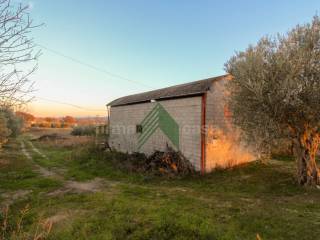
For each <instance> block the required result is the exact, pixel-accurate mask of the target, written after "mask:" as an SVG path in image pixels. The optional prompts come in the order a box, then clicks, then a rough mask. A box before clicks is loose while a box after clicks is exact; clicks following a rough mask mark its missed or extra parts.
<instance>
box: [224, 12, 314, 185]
mask: <svg viewBox="0 0 320 240" xmlns="http://www.w3.org/2000/svg"><path fill="white" fill-rule="evenodd" d="M225 69H226V71H227V72H229V73H230V74H232V75H233V80H232V81H230V82H229V83H228V90H229V93H230V95H229V105H230V109H231V111H232V113H233V121H234V123H235V125H236V126H238V127H239V128H240V129H242V132H243V135H244V137H245V138H246V140H247V141H249V142H252V143H254V144H255V146H256V147H257V148H258V149H259V150H261V151H263V150H266V149H269V148H270V146H272V144H274V143H276V142H277V140H278V139H283V138H287V139H290V140H291V141H292V142H293V149H294V154H295V157H296V162H297V178H298V182H299V183H300V184H301V185H320V171H319V169H318V167H317V163H316V154H317V150H318V146H319V143H320V19H319V17H318V16H315V17H314V18H313V20H312V22H311V23H309V24H305V25H298V26H296V27H295V28H293V29H292V30H291V31H289V32H288V33H286V34H285V35H280V34H279V35H278V36H277V37H274V38H270V37H264V38H262V39H261V40H260V41H259V42H258V43H257V45H255V46H249V47H248V48H247V49H246V50H245V51H243V52H237V53H236V54H235V55H234V56H233V57H231V58H230V59H229V61H228V62H227V63H226V64H225Z"/></svg>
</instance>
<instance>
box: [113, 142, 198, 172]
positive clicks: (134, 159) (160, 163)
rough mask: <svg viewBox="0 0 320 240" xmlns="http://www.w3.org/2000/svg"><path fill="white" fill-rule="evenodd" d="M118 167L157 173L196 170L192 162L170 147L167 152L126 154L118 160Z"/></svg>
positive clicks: (132, 170)
mask: <svg viewBox="0 0 320 240" xmlns="http://www.w3.org/2000/svg"><path fill="white" fill-rule="evenodd" d="M117 165H118V167H120V168H122V169H124V170H127V171H131V172H140V173H151V174H155V175H168V176H174V175H187V174H192V173H194V172H195V170H194V167H193V166H192V164H191V163H190V162H189V161H188V160H187V159H186V158H185V157H184V156H183V155H182V154H181V153H180V152H177V151H174V150H173V149H171V148H168V149H167V150H166V151H165V152H161V151H156V152H154V153H153V154H152V155H151V156H148V157H147V156H146V155H144V154H142V153H133V154H126V156H125V157H123V158H121V160H120V161H119V159H118V160H117Z"/></svg>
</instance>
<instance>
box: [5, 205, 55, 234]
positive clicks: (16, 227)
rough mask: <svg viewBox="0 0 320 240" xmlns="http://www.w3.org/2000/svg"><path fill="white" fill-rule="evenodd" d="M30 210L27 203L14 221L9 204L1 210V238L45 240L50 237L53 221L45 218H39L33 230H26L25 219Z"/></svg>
mask: <svg viewBox="0 0 320 240" xmlns="http://www.w3.org/2000/svg"><path fill="white" fill-rule="evenodd" d="M29 212H30V207H29V205H26V206H25V207H24V208H23V209H21V210H20V212H19V217H18V218H17V219H16V220H15V221H13V220H12V219H10V214H9V213H10V211H9V206H7V207H5V208H4V209H3V211H2V212H1V215H0V216H1V218H2V222H1V230H0V233H1V234H0V240H5V239H21V240H22V239H25V240H27V239H32V240H40V239H42V240H45V239H47V238H48V237H49V235H50V233H51V230H52V225H53V222H52V221H47V220H43V219H42V218H39V220H38V222H37V223H36V224H35V226H34V229H33V231H31V232H30V231H28V232H27V231H25V229H24V220H25V218H26V216H27V215H28V213H29Z"/></svg>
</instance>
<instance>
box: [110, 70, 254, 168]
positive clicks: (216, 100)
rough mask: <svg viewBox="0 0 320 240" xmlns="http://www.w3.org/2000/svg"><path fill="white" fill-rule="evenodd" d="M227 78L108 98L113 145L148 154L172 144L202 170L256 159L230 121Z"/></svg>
mask: <svg viewBox="0 0 320 240" xmlns="http://www.w3.org/2000/svg"><path fill="white" fill-rule="evenodd" d="M229 80H231V76H230V75H223V76H219V77H213V78H208V79H204V80H200V81H195V82H191V83H186V84H181V85H176V86H172V87H168V88H163V89H159V90H154V91H149V92H144V93H140V94H134V95H130V96H126V97H122V98H119V99H116V100H114V101H112V102H110V103H109V104H108V105H107V106H108V108H109V145H110V146H111V147H112V148H114V149H116V150H118V151H122V152H129V153H132V152H143V153H145V154H147V155H150V154H152V153H153V152H154V151H156V150H160V151H164V150H166V148H167V147H168V146H170V147H171V148H173V149H175V150H177V151H180V152H181V153H182V154H183V155H184V156H185V157H186V158H187V159H188V160H189V161H190V162H191V163H192V164H193V165H194V167H195V168H196V170H199V171H202V172H209V171H211V170H212V169H214V168H217V167H220V168H225V167H231V166H234V165H237V164H240V163H243V162H248V161H252V160H254V156H253V154H252V153H250V151H248V148H247V146H245V145H244V144H243V143H242V142H241V141H240V139H239V134H238V131H237V130H236V129H235V128H234V127H233V126H232V124H231V121H230V118H231V114H230V112H229V111H228V108H227V106H226V102H225V96H226V92H225V84H226V83H227V82H228V81H229Z"/></svg>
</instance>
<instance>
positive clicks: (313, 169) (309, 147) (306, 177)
mask: <svg viewBox="0 0 320 240" xmlns="http://www.w3.org/2000/svg"><path fill="white" fill-rule="evenodd" d="M319 140H320V137H319V135H318V134H315V133H312V132H310V131H306V132H305V133H303V134H301V135H300V136H299V137H298V138H297V139H296V140H295V144H294V150H295V151H294V152H295V156H296V160H297V167H298V169H297V170H298V173H297V175H298V183H299V184H300V185H304V186H306V185H308V186H316V185H320V170H319V168H318V167H317V163H316V154H317V151H318V146H319Z"/></svg>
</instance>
